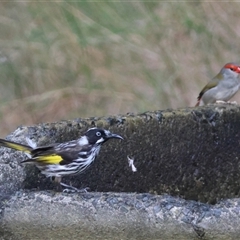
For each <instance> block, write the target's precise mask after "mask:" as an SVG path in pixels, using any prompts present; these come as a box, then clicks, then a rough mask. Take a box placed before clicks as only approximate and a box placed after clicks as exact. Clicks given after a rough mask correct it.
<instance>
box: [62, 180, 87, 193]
mask: <svg viewBox="0 0 240 240" xmlns="http://www.w3.org/2000/svg"><path fill="white" fill-rule="evenodd" d="M60 184H61V186H63V187H65V189H63V192H64V193H87V192H88V191H87V190H89V189H90V188H89V187H86V188H82V189H78V188H75V187H73V186H70V185H67V184H65V183H62V182H61V183H60Z"/></svg>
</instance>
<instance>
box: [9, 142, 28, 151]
mask: <svg viewBox="0 0 240 240" xmlns="http://www.w3.org/2000/svg"><path fill="white" fill-rule="evenodd" d="M4 145H5V146H6V147H9V148H13V149H16V150H18V151H22V152H26V153H31V151H30V150H29V148H28V147H24V146H22V145H19V144H17V143H10V142H5V143H4Z"/></svg>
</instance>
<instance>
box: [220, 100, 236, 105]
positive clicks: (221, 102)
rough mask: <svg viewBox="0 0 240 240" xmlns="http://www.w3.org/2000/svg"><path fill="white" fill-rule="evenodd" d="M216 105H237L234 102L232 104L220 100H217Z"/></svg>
mask: <svg viewBox="0 0 240 240" xmlns="http://www.w3.org/2000/svg"><path fill="white" fill-rule="evenodd" d="M216 103H217V104H232V105H237V104H238V103H237V102H236V101H234V102H230V101H227V102H225V101H222V100H217V101H216Z"/></svg>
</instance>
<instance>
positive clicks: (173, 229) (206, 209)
mask: <svg viewBox="0 0 240 240" xmlns="http://www.w3.org/2000/svg"><path fill="white" fill-rule="evenodd" d="M239 210H240V201H239V199H238V200H235V201H234V200H228V201H225V202H222V203H220V204H217V205H216V206H210V205H207V204H200V203H197V202H195V201H186V200H183V199H180V198H173V197H170V196H154V195H151V194H125V193H115V194H114V193H95V194H94V193H87V194H81V195H64V194H60V193H58V194H53V193H47V192H35V193H33V192H30V193H24V192H17V193H16V194H15V195H14V196H12V198H11V199H10V200H8V202H7V203H6V204H5V209H4V216H3V218H2V222H1V225H0V235H2V236H4V237H5V238H2V239H13V240H15V239H26V240H28V239H29V240H30V239H34V240H37V239H142V240H147V239H158V240H161V239H162V240H168V239H169V240H170V239H171V240H172V239H181V240H182V239H199V238H202V239H219V240H221V239H227V240H230V239H239V234H240V211H239ZM233 220H234V222H232V221H233ZM230 222H231V224H230V225H229V223H230ZM0 239H1V237H0Z"/></svg>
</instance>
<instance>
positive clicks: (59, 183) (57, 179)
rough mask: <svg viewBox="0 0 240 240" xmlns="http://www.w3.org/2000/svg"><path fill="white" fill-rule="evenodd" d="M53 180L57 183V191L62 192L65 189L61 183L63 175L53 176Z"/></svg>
mask: <svg viewBox="0 0 240 240" xmlns="http://www.w3.org/2000/svg"><path fill="white" fill-rule="evenodd" d="M51 180H52V181H53V182H54V183H55V186H56V191H57V192H62V191H63V189H62V185H61V180H62V178H61V177H51Z"/></svg>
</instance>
